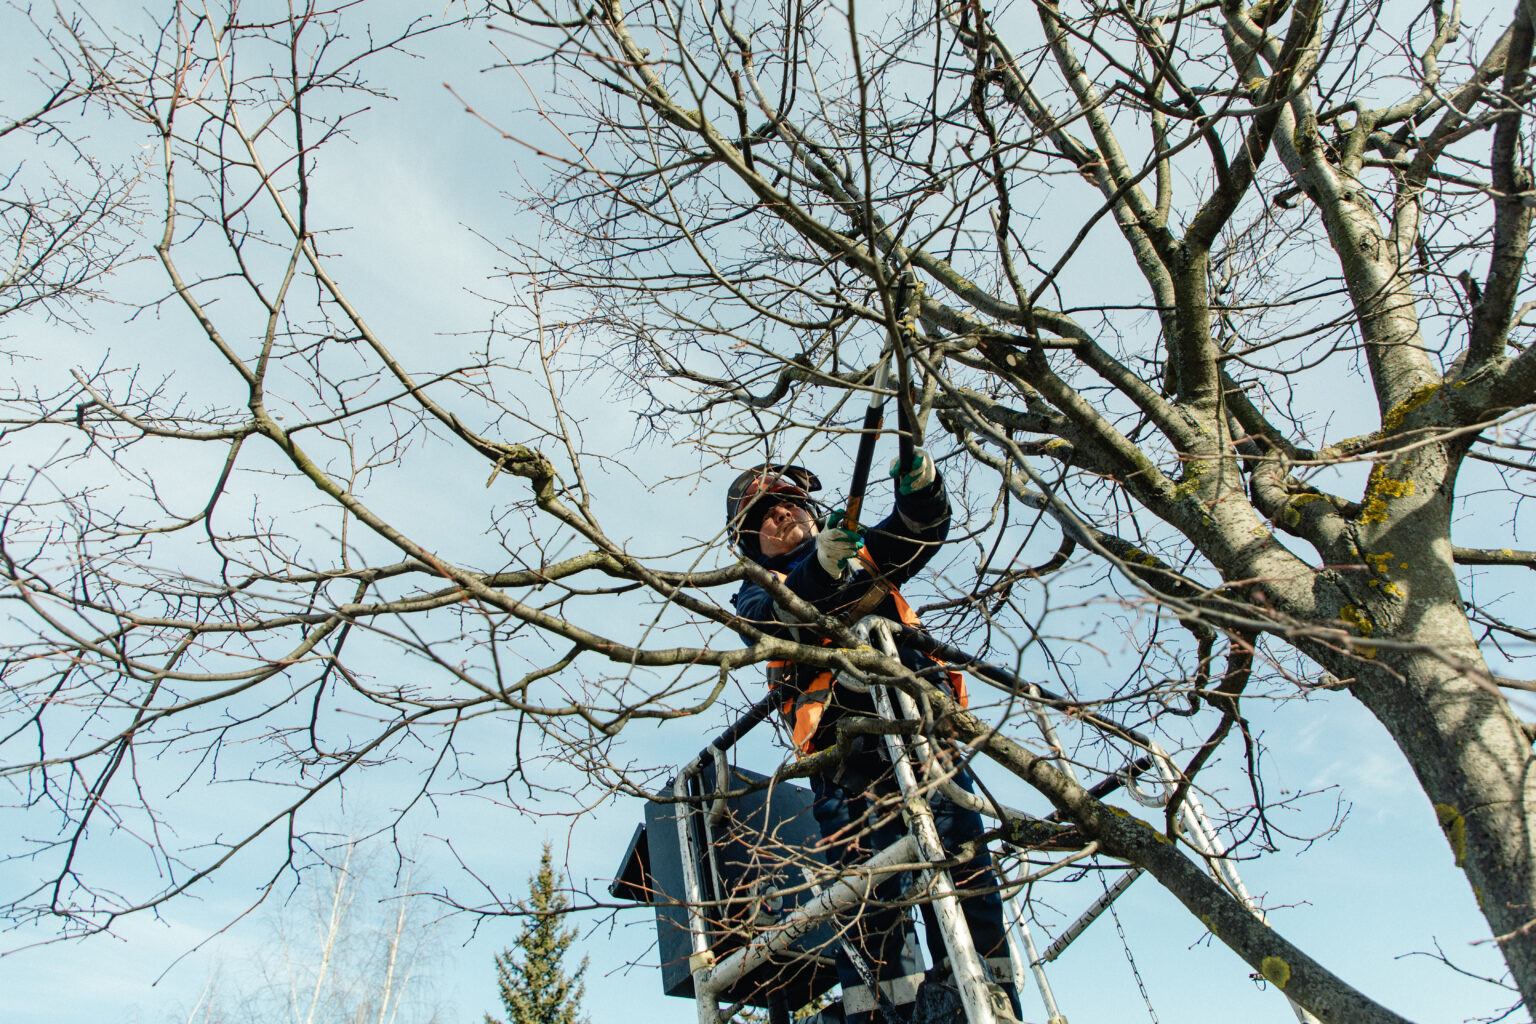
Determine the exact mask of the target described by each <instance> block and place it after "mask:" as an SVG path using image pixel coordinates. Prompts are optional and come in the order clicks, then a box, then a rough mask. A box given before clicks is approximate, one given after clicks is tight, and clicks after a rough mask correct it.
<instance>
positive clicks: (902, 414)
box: [842, 272, 915, 530]
mask: <svg viewBox="0 0 1536 1024" xmlns="http://www.w3.org/2000/svg"><path fill="white" fill-rule="evenodd" d="M911 288H912V280H911V274H910V272H908V273H907V274H904V275H902V276H901V281H900V284H899V285H898V286H897V288H896V310H895V312H896V321H897V322H896V323H895V324H893V325H892V326H891V327H890V328H889V334H890V339H889V341H888V343H887V344H886V347H885V351H884V352H882V353H881V355H880V362H879V364H878V365H877V366H876V367H875V379H874V382H873V383H872V385H871V391H870V395H869V408H868V409H866V410H865V411H864V426H863V427H862V429H861V430H860V432H859V450H858V453H857V454H856V455H855V456H854V460H853V480H852V482H851V483H850V484H849V485H848V503H847V506H846V509H847V510H846V512H845V513H844V515H843V522H842V525H843V526H844V527H845V528H846V529H849V530H857V529H858V528H859V517H860V514H861V513H862V512H863V511H864V494H865V492H866V491H867V490H868V489H869V468H870V465H871V464H872V463H873V462H874V458H875V442H876V441H878V440H879V439H880V428H881V427H882V426H883V425H884V423H885V398H886V389H887V388H889V387H890V381H891V363H892V362H895V363H896V366H897V391H898V394H897V397H896V428H897V431H896V446H897V458H898V460H899V461H898V462H897V464H896V465H897V470H898V472H905V471H906V470H908V469H910V468H911V466H912V456H913V451H914V448H915V445H914V443H913V427H912V416H911V414H910V411H909V409H908V406H909V404H910V402H909V399H908V394H909V392H908V388H909V387H910V380H909V377H908V374H907V360H906V354H905V353H904V352H903V351H902V345H901V337H900V335H901V325H900V319H901V316H902V314H904V313H905V312H906V307H907V296H908V295H909V293H910V291H911Z"/></svg>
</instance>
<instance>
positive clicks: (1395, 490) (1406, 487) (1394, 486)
mask: <svg viewBox="0 0 1536 1024" xmlns="http://www.w3.org/2000/svg"><path fill="white" fill-rule="evenodd" d="M1413 490H1414V486H1413V481H1412V480H1396V479H1393V478H1392V477H1390V476H1387V473H1386V470H1384V469H1382V467H1380V466H1377V467H1375V468H1374V469H1372V470H1371V478H1370V480H1369V481H1368V482H1367V483H1366V486H1365V503H1364V504H1363V505H1362V506H1361V508H1360V521H1361V522H1362V523H1382V522H1386V519H1387V502H1388V501H1390V500H1392V499H1393V498H1406V497H1407V496H1408V495H1410V494H1412V493H1413Z"/></svg>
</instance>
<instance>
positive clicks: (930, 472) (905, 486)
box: [891, 448, 938, 494]
mask: <svg viewBox="0 0 1536 1024" xmlns="http://www.w3.org/2000/svg"><path fill="white" fill-rule="evenodd" d="M937 475H938V471H937V470H935V469H934V468H933V457H932V456H930V455H929V454H928V453H927V452H925V451H923V450H922V449H921V448H914V449H913V450H912V464H911V465H910V466H908V467H907V468H906V471H905V472H903V471H902V468H901V459H900V458H895V459H892V460H891V476H893V477H895V479H896V492H897V493H898V494H911V493H913V492H914V491H920V490H922V489H923V488H924V487H927V486H928V485H929V484H931V483H933V481H934V478H935V477H936V476H937Z"/></svg>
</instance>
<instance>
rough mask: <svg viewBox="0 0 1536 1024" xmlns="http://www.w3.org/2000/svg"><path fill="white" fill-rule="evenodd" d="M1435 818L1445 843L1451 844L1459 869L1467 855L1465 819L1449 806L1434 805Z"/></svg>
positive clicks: (1452, 853)
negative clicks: (1443, 834) (1443, 835)
mask: <svg viewBox="0 0 1536 1024" xmlns="http://www.w3.org/2000/svg"><path fill="white" fill-rule="evenodd" d="M1435 818H1436V819H1437V820H1438V821H1439V822H1440V831H1442V832H1444V833H1445V841H1446V842H1448V843H1450V844H1451V855H1452V856H1454V857H1455V858H1456V866H1457V867H1461V866H1462V861H1463V859H1464V858H1465V857H1466V853H1467V819H1465V818H1463V817H1462V816H1461V812H1460V811H1458V810H1457V809H1456V808H1454V807H1452V806H1451V805H1450V804H1435Z"/></svg>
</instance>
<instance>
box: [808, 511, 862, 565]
mask: <svg viewBox="0 0 1536 1024" xmlns="http://www.w3.org/2000/svg"><path fill="white" fill-rule="evenodd" d="M842 521H843V512H842V510H841V509H839V510H838V511H836V512H833V513H832V515H831V517H829V518H828V519H827V528H826V529H825V530H822V531H821V532H820V533H818V534H817V535H816V558H817V559H818V560H819V561H820V562H821V567H822V568H823V569H825V570H827V575H828V576H841V575H842V574H843V570H844V569H846V568H848V562H849V560H850V559H852V558H854V557H856V556H857V555H858V553H859V549H860V548H862V547H863V546H864V533H863V531H862V530H849V529H846V528H845V527H842V526H839V525H837V524H838V523H841V522H842Z"/></svg>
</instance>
